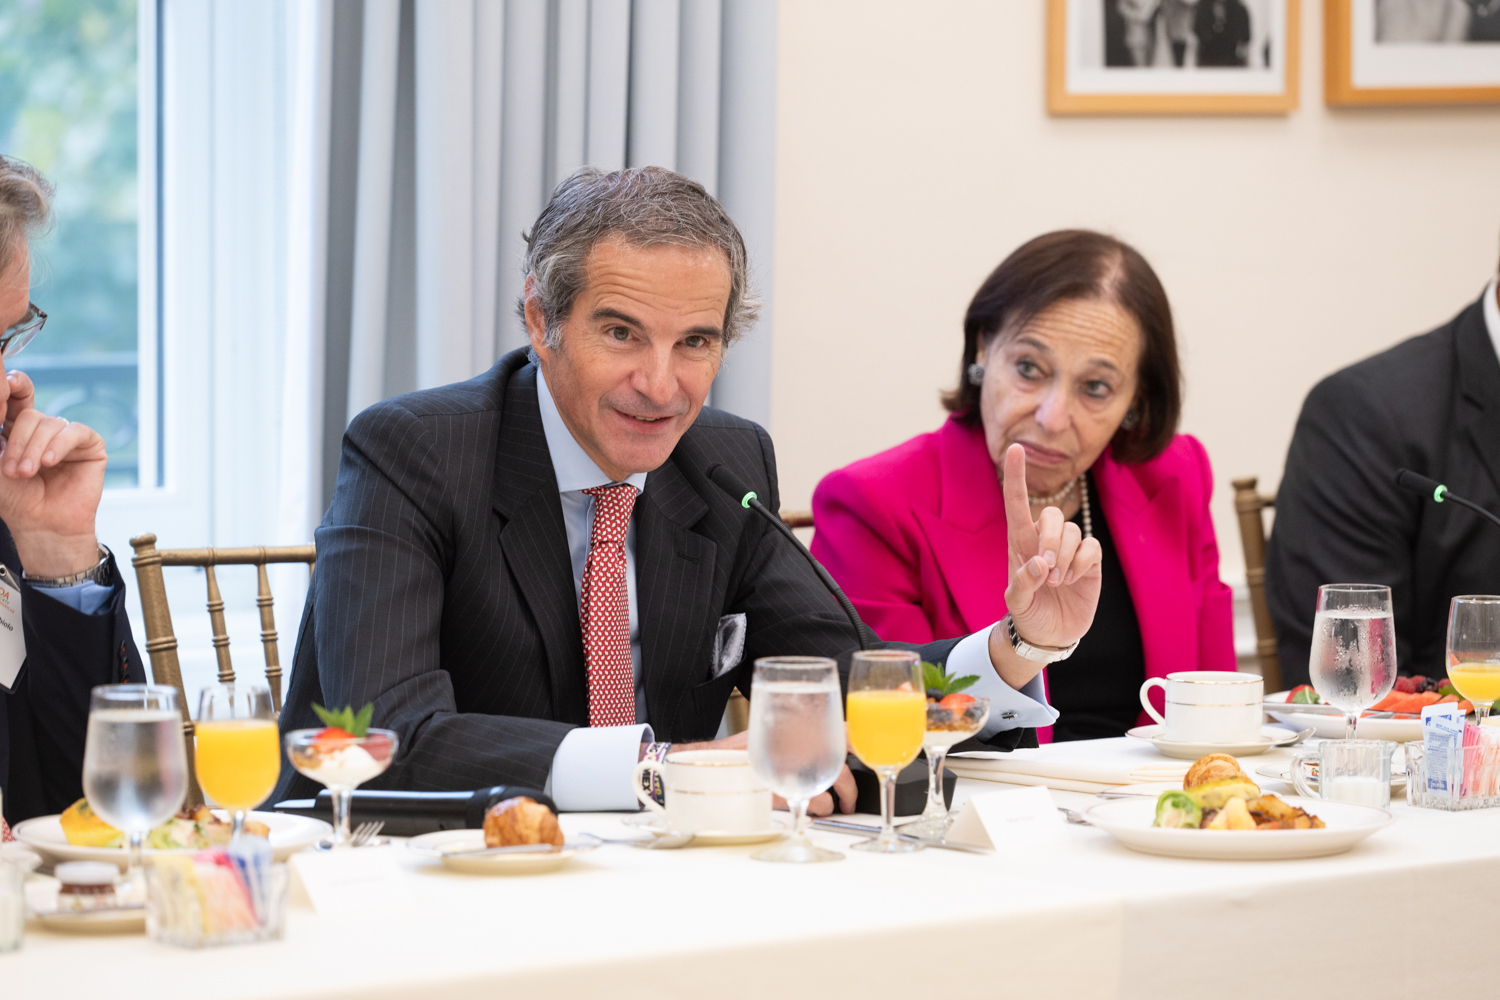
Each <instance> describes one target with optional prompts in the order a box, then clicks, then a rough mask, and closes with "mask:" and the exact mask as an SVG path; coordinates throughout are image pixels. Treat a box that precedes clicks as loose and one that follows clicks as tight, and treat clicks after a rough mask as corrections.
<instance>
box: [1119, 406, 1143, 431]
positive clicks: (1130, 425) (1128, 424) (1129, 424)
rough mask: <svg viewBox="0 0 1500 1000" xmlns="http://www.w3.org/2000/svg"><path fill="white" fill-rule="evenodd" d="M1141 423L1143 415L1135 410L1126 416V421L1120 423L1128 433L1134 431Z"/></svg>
mask: <svg viewBox="0 0 1500 1000" xmlns="http://www.w3.org/2000/svg"><path fill="white" fill-rule="evenodd" d="M1140 422H1141V415H1140V414H1139V413H1137V412H1136V411H1134V410H1130V411H1128V412H1127V413H1126V414H1125V419H1124V420H1121V421H1120V426H1121V427H1123V428H1125V429H1126V430H1127V431H1133V430H1135V428H1136V426H1137V425H1138V424H1139V423H1140Z"/></svg>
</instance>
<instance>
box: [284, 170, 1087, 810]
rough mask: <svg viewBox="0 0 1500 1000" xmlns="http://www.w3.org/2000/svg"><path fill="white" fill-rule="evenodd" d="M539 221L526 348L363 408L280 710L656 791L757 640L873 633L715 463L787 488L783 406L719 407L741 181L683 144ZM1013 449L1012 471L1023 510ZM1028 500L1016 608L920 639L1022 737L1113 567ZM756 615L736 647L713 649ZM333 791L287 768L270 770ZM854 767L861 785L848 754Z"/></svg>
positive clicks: (434, 748)
mask: <svg viewBox="0 0 1500 1000" xmlns="http://www.w3.org/2000/svg"><path fill="white" fill-rule="evenodd" d="M528 242H529V245H530V249H529V252H528V255H527V260H526V290H525V296H524V302H523V304H522V308H521V312H522V315H523V317H524V319H525V322H526V327H527V331H528V333H529V335H530V340H531V349H530V351H526V350H521V351H516V352H514V353H512V354H509V355H507V356H506V357H504V358H502V359H501V360H500V361H499V362H498V363H497V364H496V365H495V367H494V368H492V369H490V371H488V372H486V373H485V374H483V375H481V376H479V377H478V378H475V379H472V380H470V381H468V382H465V383H461V384H458V385H451V386H444V387H442V388H439V389H433V390H428V391H424V392H417V393H413V394H411V395H408V396H403V397H398V398H396V399H392V400H387V401H386V402H384V403H380V404H377V405H376V406H374V407H371V408H370V409H369V410H366V411H365V412H364V413H362V414H360V416H359V417H357V418H356V419H355V420H354V421H353V423H352V424H351V425H350V427H349V431H348V433H347V435H346V436H345V439H344V451H343V457H342V462H341V465H340V469H339V477H338V485H337V488H336V490H335V494H334V498H333V503H332V505H331V507H330V509H329V511H328V515H327V517H326V518H325V519H324V521H323V525H322V527H320V528H319V529H318V532H317V544H318V564H317V573H316V575H315V578H314V580H313V584H312V590H311V592H310V593H309V595H308V603H307V609H306V611H305V613H304V616H303V622H302V629H301V634H300V636H299V639H298V644H297V654H296V661H295V666H294V669H293V671H292V680H291V686H290V690H289V693H288V696H287V707H286V710H285V712H283V714H282V726H283V728H284V729H296V728H301V727H308V726H315V725H317V720H316V718H315V717H314V714H313V712H312V705H313V703H321V704H323V705H326V706H331V707H342V706H344V705H346V704H347V705H351V706H354V707H355V708H358V707H359V706H361V705H362V704H364V703H366V702H373V703H374V706H375V711H374V715H375V720H376V724H377V725H384V726H387V727H389V728H391V729H394V730H396V731H397V732H398V733H399V734H400V737H401V749H400V752H399V754H398V755H397V759H396V761H395V762H394V764H393V765H392V766H391V768H390V769H389V770H388V771H387V772H386V773H385V774H384V775H382V776H381V778H380V779H378V783H379V784H382V785H384V786H385V787H391V788H409V789H455V790H456V789H465V788H478V787H483V786H486V785H491V784H497V783H502V782H506V783H516V784H522V785H530V786H534V787H545V788H547V790H548V791H549V793H550V794H551V795H552V796H553V798H554V799H555V800H556V801H557V803H558V804H559V806H560V807H562V808H564V809H634V808H636V807H637V806H636V800H635V795H634V793H633V791H632V789H631V785H630V775H631V771H632V770H633V768H634V766H635V764H636V762H637V760H638V759H639V758H640V757H642V756H643V755H644V754H646V753H653V754H660V753H662V752H664V749H663V747H662V746H661V742H664V741H672V742H673V743H674V744H677V745H681V744H691V743H694V742H697V741H707V740H713V739H714V737H715V735H716V733H717V731H718V728H719V725H720V721H721V719H722V717H723V713H724V706H725V703H726V701H727V699H728V697H729V694H730V692H731V690H732V689H733V688H735V687H739V688H740V689H741V690H745V691H748V690H749V688H750V676H751V668H752V664H753V662H754V660H755V658H756V657H760V656H767V655H773V654H811V655H823V656H841V655H842V656H847V654H848V653H849V652H850V651H851V650H852V649H853V648H854V647H855V646H856V644H857V642H858V641H859V637H858V636H857V634H856V633H855V630H854V628H853V627H852V626H851V624H850V622H849V621H848V620H847V619H846V618H845V617H844V615H843V614H842V612H841V610H840V608H839V605H838V604H837V603H836V602H835V601H834V599H833V598H832V597H831V596H830V595H829V594H828V593H827V591H825V590H824V589H823V587H822V585H821V584H820V583H819V581H818V578H817V576H816V575H815V574H814V573H813V572H812V570H811V569H810V567H809V566H808V565H807V564H806V562H804V560H803V559H802V557H801V556H800V555H799V554H798V553H797V552H795V551H793V550H792V548H791V547H790V546H789V545H788V543H787V541H786V540H785V539H784V538H782V537H781V536H780V535H779V534H777V533H776V532H775V531H774V530H772V529H770V528H769V526H768V525H767V524H766V523H765V522H764V521H762V520H760V519H759V518H758V517H756V516H755V515H754V514H753V513H752V512H751V511H748V510H746V509H744V508H743V507H742V506H741V504H740V503H739V497H731V496H729V495H727V494H726V493H725V492H724V491H723V490H722V489H720V488H719V487H718V486H716V485H715V484H714V483H713V482H712V481H711V480H710V479H709V472H710V470H711V469H712V468H713V467H714V466H716V465H719V464H721V463H722V464H723V465H724V466H725V467H726V468H727V469H728V470H730V471H731V472H732V473H733V474H734V476H735V477H736V478H737V479H739V480H740V481H742V482H744V483H746V484H748V486H749V488H751V489H753V490H755V491H756V492H757V493H758V494H759V495H760V496H761V497H762V498H764V500H765V502H766V504H767V505H768V506H769V507H770V508H771V509H772V510H775V509H777V507H778V505H779V497H778V493H777V484H776V463H775V457H774V454H773V451H772V447H771V440H770V438H769V436H767V434H766V432H765V431H764V430H762V429H761V428H760V427H758V426H756V425H755V424H752V423H750V422H748V421H745V420H741V419H739V418H737V417H734V416H731V415H729V414H727V413H721V412H718V411H715V410H712V409H707V408H705V407H704V406H703V403H704V400H705V399H706V397H707V395H708V391H709V387H710V386H711V385H712V383H713V379H714V376H715V375H716V374H717V372H718V370H719V365H720V362H721V360H722V358H723V352H724V349H725V348H726V347H727V346H728V344H729V343H730V342H732V341H733V339H734V337H735V336H736V335H737V334H738V333H739V332H740V331H741V330H742V329H744V328H745V327H746V326H747V325H748V324H749V323H750V322H751V321H752V319H753V316H754V302H753V300H752V299H751V297H750V295H749V292H748V283H747V279H746V270H747V269H746V257H745V248H744V243H743V241H742V240H741V238H740V235H739V231H738V230H737V229H736V228H735V226H734V223H733V222H732V221H731V220H730V219H729V217H728V216H727V215H726V214H725V213H724V211H723V209H722V208H721V207H720V206H719V204H718V203H717V202H716V201H714V200H713V198H712V197H711V196H709V195H708V194H707V193H706V192H705V191H704V190H703V188H702V187H700V186H699V185H697V184H695V183H693V182H692V181H690V180H688V179H687V178H685V177H681V176H679V175H677V174H674V173H671V172H670V171H667V170H663V169H661V168H657V167H647V168H639V169H633V170H628V171H621V172H616V173H610V174H606V173H603V172H601V171H598V170H593V169H588V168H586V169H584V170H582V171H579V172H578V173H577V174H575V175H574V176H573V177H571V178H569V179H568V180H566V181H564V182H563V184H561V185H560V186H559V187H558V189H557V191H556V192H554V194H553V197H552V200H551V202H550V203H549V205H548V206H547V208H546V209H545V210H544V211H543V213H542V215H541V217H540V218H539V219H538V220H537V223H536V226H535V227H534V229H533V230H532V233H531V235H530V236H529V237H528ZM1016 450H1017V454H1016V455H1014V456H1011V457H1012V458H1013V459H1014V463H1013V464H1016V465H1017V466H1018V467H1021V468H1022V472H1021V473H1019V474H1017V475H1015V476H1013V477H1008V478H1007V485H1008V494H1012V493H1013V494H1014V496H1011V497H1010V499H1011V500H1013V501H1014V503H1015V504H1017V505H1019V509H1020V510H1022V511H1025V510H1026V492H1025V479H1024V464H1023V461H1022V460H1023V455H1022V454H1021V453H1020V451H1019V448H1017V449H1016ZM1012 523H1014V524H1015V525H1016V528H1015V532H1014V534H1013V536H1012V551H1011V566H1010V567H1009V570H1010V576H1011V585H1010V589H1009V590H1008V591H1007V595H1008V597H1007V604H1008V606H1009V607H1010V608H1011V609H1012V611H1013V615H1014V628H1010V627H1008V626H1007V627H1003V628H1002V627H996V628H991V629H987V630H985V631H984V632H982V633H977V634H976V635H974V636H969V637H965V638H963V639H954V640H948V641H946V642H938V643H932V644H929V645H926V646H922V647H916V648H918V649H919V650H920V652H921V654H922V656H923V657H924V658H926V659H927V660H930V661H933V662H936V663H942V664H946V667H947V669H948V670H949V671H950V672H960V673H973V674H977V675H980V676H981V680H980V682H979V683H978V684H976V685H975V687H974V689H973V690H975V691H979V692H983V693H986V694H988V695H989V696H990V698H991V701H992V711H991V720H992V722H991V725H990V728H989V729H988V730H987V731H986V733H985V735H986V736H987V737H988V738H989V739H990V740H991V741H992V743H993V744H995V745H998V746H1002V747H1013V746H1015V745H1017V744H1018V743H1019V742H1020V740H1021V739H1022V737H1023V735H1024V734H1025V733H1026V732H1027V730H1025V729H1023V727H1027V726H1035V725H1039V724H1047V723H1050V722H1051V721H1052V720H1053V719H1054V718H1055V717H1056V713H1055V712H1054V711H1053V710H1052V709H1051V708H1050V707H1049V706H1047V705H1046V704H1045V701H1044V700H1043V695H1042V692H1041V684H1040V680H1039V678H1038V672H1039V670H1040V668H1041V666H1042V664H1043V662H1047V661H1050V660H1056V659H1060V658H1062V657H1064V656H1066V655H1067V653H1068V652H1070V651H1071V650H1070V648H1069V647H1070V646H1071V645H1072V644H1075V643H1076V641H1077V639H1078V638H1079V637H1080V636H1081V635H1082V634H1083V632H1084V631H1086V630H1087V628H1088V625H1089V622H1090V621H1091V620H1092V618H1093V612H1094V607H1095V604H1096V603H1097V599H1098V591H1099V578H1100V570H1099V559H1100V555H1099V547H1098V544H1097V543H1096V542H1094V541H1093V540H1092V539H1090V540H1085V541H1080V539H1079V538H1078V537H1077V532H1076V529H1075V530H1074V531H1073V532H1072V533H1069V532H1068V531H1066V530H1065V527H1064V523H1063V521H1062V517H1061V513H1060V512H1059V511H1058V510H1056V509H1055V508H1050V509H1049V513H1047V514H1044V515H1043V518H1042V520H1041V521H1040V522H1037V523H1033V522H1032V521H1031V519H1030V517H1029V514H1028V515H1027V516H1025V517H1016V518H1015V519H1014V520H1013V522H1012ZM1006 569H1007V568H1006V567H996V576H997V585H999V581H1001V580H1003V579H1004V576H1003V574H1005V572H1006ZM1070 571H1071V573H1070ZM1070 576H1071V577H1073V579H1070V580H1069V582H1067V583H1064V582H1063V581H1064V578H1065V577H1070ZM1002 625H1007V623H1002ZM736 631H738V632H739V634H740V635H741V636H742V638H743V656H742V658H740V659H738V660H737V661H736V660H735V659H733V658H732V657H730V658H722V657H721V658H718V659H716V657H715V648H716V639H717V638H718V637H719V636H720V635H722V634H725V633H726V632H736ZM1018 636H1019V637H1021V638H1020V639H1018V638H1017V637H1018ZM727 645H729V646H734V645H737V643H735V642H730V643H727ZM715 745H719V746H740V747H743V746H744V745H745V742H744V736H743V734H742V735H740V736H738V737H735V738H731V739H729V740H723V741H719V742H718V743H716V744H715ZM315 788H316V786H315V785H314V784H312V783H311V782H310V781H308V780H307V779H306V778H301V777H300V776H297V775H295V774H294V773H293V772H292V771H291V769H290V768H287V769H285V770H284V771H283V776H282V782H281V786H280V787H279V788H278V794H279V795H282V796H286V795H292V794H300V795H307V794H310V793H311V792H313V791H314V790H315ZM836 788H838V790H839V795H840V798H841V800H842V804H843V805H844V807H845V808H846V809H848V808H850V807H852V800H853V781H852V779H851V778H849V777H848V775H847V772H846V774H845V775H844V776H843V777H842V778H841V781H840V784H839V785H838V786H836ZM820 798H821V799H822V801H821V802H817V801H815V803H814V806H813V811H814V812H823V813H826V812H828V811H830V810H831V809H832V808H833V802H832V798H831V797H829V796H827V795H825V796H822V797H820Z"/></svg>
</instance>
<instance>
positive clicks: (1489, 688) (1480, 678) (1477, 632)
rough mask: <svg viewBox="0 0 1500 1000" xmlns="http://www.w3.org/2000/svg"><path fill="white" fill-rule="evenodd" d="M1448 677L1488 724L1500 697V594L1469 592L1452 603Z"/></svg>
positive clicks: (1478, 720) (1449, 608)
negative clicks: (1489, 716) (1486, 717)
mask: <svg viewBox="0 0 1500 1000" xmlns="http://www.w3.org/2000/svg"><path fill="white" fill-rule="evenodd" d="M1448 679H1449V680H1450V681H1452V682H1453V686H1454V687H1455V688H1457V689H1458V693H1459V694H1461V695H1462V696H1463V697H1465V698H1467V699H1468V700H1469V701H1471V702H1473V703H1474V718H1475V721H1476V722H1478V723H1479V725H1481V726H1482V725H1484V719H1485V716H1487V715H1489V714H1490V707H1491V706H1492V705H1494V703H1495V699H1497V698H1500V597H1495V596H1492V595H1488V594H1468V595H1465V596H1463V597H1455V598H1454V599H1453V601H1452V603H1451V604H1449V606H1448Z"/></svg>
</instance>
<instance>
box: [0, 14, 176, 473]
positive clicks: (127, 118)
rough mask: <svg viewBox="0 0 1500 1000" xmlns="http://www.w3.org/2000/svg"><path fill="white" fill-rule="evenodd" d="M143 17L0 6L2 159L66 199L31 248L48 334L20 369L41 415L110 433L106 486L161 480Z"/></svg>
mask: <svg viewBox="0 0 1500 1000" xmlns="http://www.w3.org/2000/svg"><path fill="white" fill-rule="evenodd" d="M146 2H148V3H149V2H151V0H146ZM139 20H140V19H139V17H138V12H137V3H136V0H7V2H5V3H3V4H0V152H4V153H6V154H7V155H10V156H15V157H19V158H20V159H23V160H26V161H27V162H29V163H31V164H32V165H33V166H35V167H36V168H37V169H38V170H40V171H41V172H42V173H43V174H44V175H45V176H46V177H47V178H48V179H50V180H51V181H52V183H53V184H54V185H56V188H57V197H56V201H55V203H54V210H55V214H56V226H55V229H54V230H53V232H52V233H51V235H50V236H48V237H47V238H45V239H43V240H40V241H38V242H37V245H36V246H35V247H34V248H33V249H34V254H33V256H34V258H35V267H34V269H33V273H32V299H33V300H34V301H35V302H36V303H37V304H38V305H39V306H41V307H42V308H43V309H44V310H46V311H47V313H48V319H47V326H46V328H45V329H44V330H43V331H42V333H41V335H40V336H38V337H37V339H36V340H35V341H33V343H32V344H31V346H30V347H29V348H28V349H27V350H26V353H24V354H22V355H21V356H20V358H19V359H17V362H16V367H18V368H20V369H22V370H23V371H25V372H27V373H28V374H30V375H31V376H32V377H33V378H34V380H35V381H36V384H37V403H38V406H40V407H41V408H42V409H44V410H45V411H46V412H48V413H51V414H53V415H56V416H63V417H66V418H68V419H69V420H77V421H81V422H83V423H86V424H88V425H89V426H91V427H93V428H95V429H96V430H98V431H99V433H100V434H102V435H103V436H104V440H105V441H106V443H107V444H108V447H109V468H108V471H107V473H106V474H105V486H106V488H119V487H135V486H141V485H155V483H156V470H155V468H154V465H155V463H154V461H150V459H152V458H153V457H154V455H155V452H156V449H155V448H154V447H149V446H148V447H146V448H145V449H143V448H142V440H141V439H142V434H141V431H142V426H143V421H142V420H141V412H140V411H141V406H140V403H141V398H142V394H141V384H142V383H141V358H142V351H141V349H140V342H141V336H142V333H143V332H145V333H146V334H147V335H148V336H151V337H153V338H154V336H155V330H154V326H155V324H154V323H151V322H148V323H146V324H142V323H141V322H140V315H141V312H140V308H139V307H140V300H141V296H140V294H139V275H140V273H141V269H140V267H139V263H140V262H139V259H138V258H139V256H140V254H139V246H140V242H141V241H140V239H139V231H138V225H139V221H140V202H141V199H140V198H139V197H138V180H139V176H138V156H137V154H138V147H139V141H138V135H139V129H138V112H139V108H138V98H139V87H138V86H137V74H138V67H137V57H138V44H137V39H138V31H137V25H138V21H139ZM153 110H154V109H150V108H148V112H151V111H153ZM148 134H149V133H148ZM149 270H150V271H151V272H154V268H150V269H149ZM143 327H145V328H146V329H144V331H143ZM150 353H151V352H147V354H148V356H149V355H150ZM154 384H155V379H154V378H151V379H149V380H148V385H154ZM151 408H152V409H154V402H153V403H152V405H151ZM153 416H154V414H148V419H147V420H146V421H145V422H144V423H145V425H146V426H147V427H148V428H149V427H151V426H153V425H154V424H155V420H154V419H150V418H151V417H153ZM143 457H145V458H147V459H148V461H147V463H146V464H147V468H146V471H145V473H144V475H143V472H142V459H143Z"/></svg>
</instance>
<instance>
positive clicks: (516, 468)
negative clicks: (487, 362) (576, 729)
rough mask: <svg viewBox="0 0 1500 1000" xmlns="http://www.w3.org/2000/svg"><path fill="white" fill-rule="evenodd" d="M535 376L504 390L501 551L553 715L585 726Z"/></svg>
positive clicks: (575, 624)
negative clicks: (532, 633) (542, 668)
mask: <svg viewBox="0 0 1500 1000" xmlns="http://www.w3.org/2000/svg"><path fill="white" fill-rule="evenodd" d="M536 378H537V373H536V369H535V368H534V367H530V366H528V367H526V368H524V369H522V370H521V371H519V372H517V373H516V375H515V376H514V377H512V378H511V380H510V384H509V386H508V387H507V389H506V393H505V401H504V403H503V408H502V411H501V412H502V415H501V421H500V442H499V454H498V455H497V458H496V462H495V482H494V487H493V491H492V496H493V497H494V507H495V510H496V512H498V513H499V515H500V518H501V521H502V522H503V526H502V527H501V529H500V548H501V551H502V552H503V553H504V554H505V561H506V563H507V564H508V565H509V566H510V569H511V572H512V573H513V574H514V575H515V579H516V584H517V586H519V587H520V589H521V594H522V596H523V597H524V598H525V599H526V603H527V605H528V606H529V607H530V609H531V615H532V618H533V619H534V620H535V622H536V626H537V631H538V632H539V633H540V635H541V639H542V647H543V648H544V649H545V650H546V653H547V669H548V673H549V676H550V679H551V683H552V708H553V712H554V715H553V718H555V719H557V720H558V721H561V722H571V723H574V724H575V725H581V726H586V725H588V719H589V705H588V700H589V699H588V681H587V669H586V667H585V662H584V658H583V634H582V631H581V629H580V627H579V621H578V597H577V594H576V592H575V591H574V589H573V571H572V562H571V560H570V559H569V556H568V533H567V528H566V527H565V526H564V524H563V515H562V502H561V501H560V500H559V499H558V495H557V476H556V474H555V473H554V472H553V470H552V458H551V455H550V454H549V453H548V451H547V438H546V435H545V434H544V433H543V432H542V418H541V413H540V411H539V410H538V408H537V390H536Z"/></svg>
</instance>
